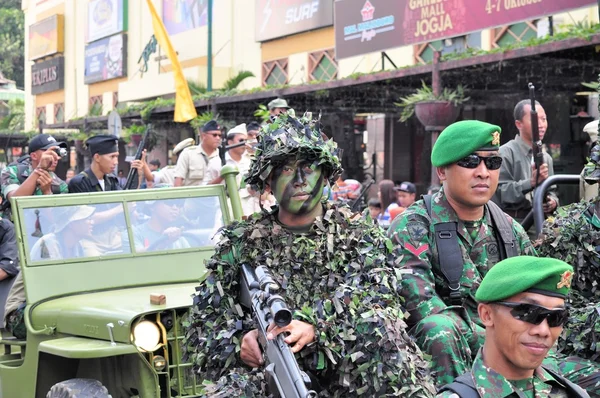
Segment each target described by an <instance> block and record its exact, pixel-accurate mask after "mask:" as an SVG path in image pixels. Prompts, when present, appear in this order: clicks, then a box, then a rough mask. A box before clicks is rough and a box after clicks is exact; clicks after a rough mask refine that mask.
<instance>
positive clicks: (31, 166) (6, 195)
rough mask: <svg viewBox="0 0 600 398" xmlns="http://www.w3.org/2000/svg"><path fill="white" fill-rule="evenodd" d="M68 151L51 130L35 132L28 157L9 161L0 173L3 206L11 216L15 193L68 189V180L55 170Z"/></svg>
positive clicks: (5, 212)
mask: <svg viewBox="0 0 600 398" xmlns="http://www.w3.org/2000/svg"><path fill="white" fill-rule="evenodd" d="M66 155H67V144H65V143H64V142H57V141H56V139H55V138H54V137H52V136H51V135H49V134H39V135H36V136H35V137H33V138H32V139H31V141H29V157H23V158H21V159H19V161H17V162H14V163H12V164H9V165H8V166H6V167H5V168H4V170H2V173H1V174H0V183H1V184H2V199H3V201H6V202H5V203H3V206H2V210H3V211H4V215H5V217H6V218H10V211H9V207H10V202H9V200H10V198H11V197H12V196H31V195H52V194H54V195H56V194H61V193H67V192H68V187H67V183H66V182H64V181H63V180H61V179H60V178H58V176H57V175H56V174H55V173H54V170H55V169H56V165H57V164H58V161H59V159H61V157H62V156H66Z"/></svg>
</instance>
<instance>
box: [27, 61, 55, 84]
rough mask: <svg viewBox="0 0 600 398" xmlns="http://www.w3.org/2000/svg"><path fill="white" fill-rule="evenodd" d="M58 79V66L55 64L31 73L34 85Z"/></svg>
mask: <svg viewBox="0 0 600 398" xmlns="http://www.w3.org/2000/svg"><path fill="white" fill-rule="evenodd" d="M56 79H58V66H56V65H53V66H49V67H47V68H44V69H42V70H38V71H35V72H33V73H32V74H31V81H32V84H33V85H34V86H41V85H42V84H46V83H50V82H53V81H55V80H56Z"/></svg>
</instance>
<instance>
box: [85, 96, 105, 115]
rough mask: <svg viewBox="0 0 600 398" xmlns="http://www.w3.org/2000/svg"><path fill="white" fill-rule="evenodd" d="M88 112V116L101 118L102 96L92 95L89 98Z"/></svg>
mask: <svg viewBox="0 0 600 398" xmlns="http://www.w3.org/2000/svg"><path fill="white" fill-rule="evenodd" d="M88 109H89V112H88V114H89V115H90V116H101V115H102V96H101V95H94V96H92V97H90V103H89V108H88Z"/></svg>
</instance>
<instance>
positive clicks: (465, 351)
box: [389, 189, 597, 388]
mask: <svg viewBox="0 0 600 398" xmlns="http://www.w3.org/2000/svg"><path fill="white" fill-rule="evenodd" d="M431 213H432V216H431V217H429V215H428V214H427V209H426V208H425V205H424V203H423V201H422V200H421V201H418V202H417V203H415V204H414V205H412V206H411V207H409V208H408V209H407V210H406V211H405V212H404V213H403V214H402V215H401V216H398V217H397V218H396V219H395V220H394V222H393V223H392V225H391V226H390V229H389V234H390V237H391V239H392V241H393V243H394V244H395V245H396V248H395V250H396V255H397V258H398V260H397V263H398V264H399V265H400V266H401V267H402V268H403V269H405V270H407V271H410V272H409V273H406V274H403V277H402V296H403V297H404V298H405V300H406V301H405V305H406V307H407V309H408V312H409V313H410V317H409V318H408V320H407V322H408V323H409V326H413V328H412V329H411V331H410V333H411V334H412V335H413V336H414V337H415V338H416V339H417V343H418V345H419V346H420V347H421V349H422V350H423V351H424V352H425V353H427V354H429V355H431V356H432V361H431V362H432V371H433V372H434V377H435V378H436V385H438V386H441V385H444V384H447V383H450V382H452V380H454V378H455V377H458V376H460V375H461V374H463V373H465V372H467V371H469V369H470V368H471V365H472V358H473V357H474V355H475V353H476V352H477V351H478V350H479V348H480V347H481V346H482V344H483V341H484V335H483V332H484V328H483V325H482V324H481V323H480V321H479V316H478V314H477V303H476V301H475V292H476V290H477V288H478V287H479V284H480V283H481V279H482V278H483V276H484V275H485V274H486V273H487V271H488V270H489V269H490V267H492V266H493V265H494V264H496V263H497V262H498V261H500V257H499V251H498V244H497V240H496V232H495V231H494V230H493V227H492V222H491V220H490V218H489V216H488V214H487V213H486V214H485V216H484V218H483V221H482V223H481V225H479V226H477V225H472V224H473V223H466V222H463V221H461V220H459V219H458V217H457V215H456V212H455V211H454V210H453V209H452V207H451V206H450V203H448V201H447V199H446V196H445V194H444V190H443V189H441V190H440V192H438V193H437V194H434V195H433V196H432V200H431ZM507 217H509V216H507ZM509 219H510V221H511V222H512V225H513V231H514V233H515V237H516V238H517V243H518V246H519V254H520V255H535V249H534V248H533V246H532V244H531V241H530V240H529V238H528V237H527V234H526V233H525V231H524V230H523V228H522V227H521V226H520V225H519V224H518V223H517V222H515V221H514V220H513V219H511V218H510V217H509ZM452 221H455V222H458V237H459V245H460V247H461V250H462V252H463V259H464V269H463V275H462V278H461V281H460V285H461V287H460V292H461V296H462V297H463V300H464V303H463V306H450V305H449V304H448V303H449V301H448V299H447V297H445V296H444V295H446V294H447V293H446V291H447V290H448V286H447V281H446V279H445V277H444V276H443V274H442V273H441V270H440V265H439V262H438V261H439V260H438V259H439V255H440V254H439V253H438V251H437V248H436V244H435V238H434V224H437V223H442V222H452ZM442 255H443V254H442ZM544 364H545V365H548V366H553V367H554V368H555V369H557V371H559V373H561V374H562V375H564V376H565V377H567V378H568V379H569V380H571V381H573V382H574V383H576V384H579V385H581V386H582V387H584V388H585V387H586V386H591V385H594V384H595V379H596V376H595V374H596V372H597V370H596V366H595V364H593V363H591V362H589V361H585V360H582V359H580V358H577V357H569V358H567V359H564V357H559V356H558V355H557V354H556V353H555V352H552V351H551V353H550V354H549V355H548V358H547V359H546V360H545V361H544ZM590 383H591V384H590Z"/></svg>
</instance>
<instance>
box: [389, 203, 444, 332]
mask: <svg viewBox="0 0 600 398" xmlns="http://www.w3.org/2000/svg"><path fill="white" fill-rule="evenodd" d="M388 234H389V236H390V238H391V240H392V242H393V244H394V251H395V255H396V265H397V266H399V267H400V268H401V270H402V272H403V274H402V282H401V286H402V289H401V295H402V297H404V300H405V306H406V309H407V310H408V312H409V314H410V317H409V318H408V323H409V324H410V325H414V324H416V323H418V322H419V321H421V320H422V319H423V318H425V317H426V316H428V315H431V314H436V313H438V312H441V311H443V310H445V309H446V308H447V305H446V304H445V303H444V301H443V300H442V299H441V297H440V296H439V295H438V294H437V293H436V290H435V276H434V273H433V266H432V260H433V256H434V255H435V253H434V252H433V244H434V242H432V234H430V220H429V218H428V217H426V215H425V214H420V213H419V212H418V211H416V210H412V209H409V210H406V211H405V212H404V214H402V215H401V216H399V217H397V218H396V219H395V220H394V222H393V223H392V225H391V226H390V228H389V230H388Z"/></svg>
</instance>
